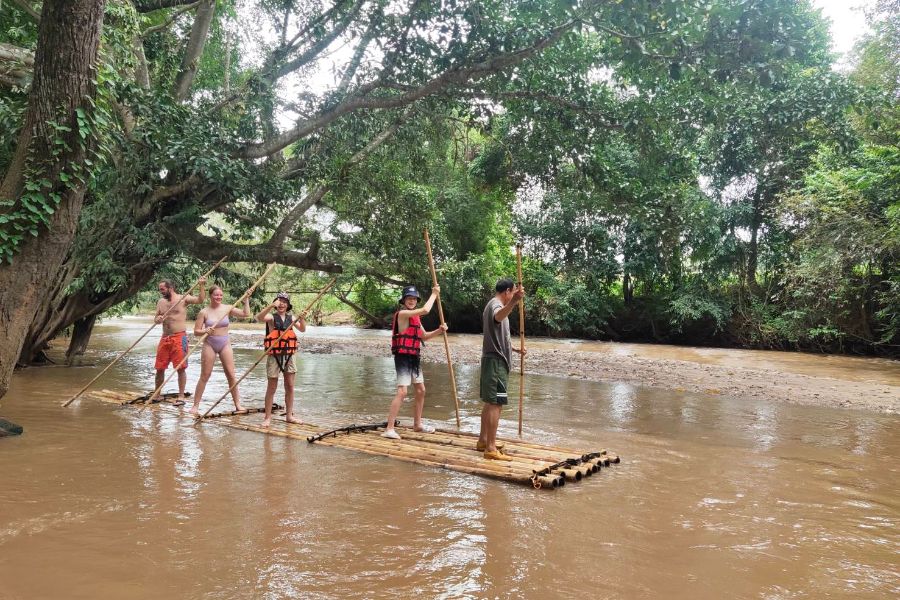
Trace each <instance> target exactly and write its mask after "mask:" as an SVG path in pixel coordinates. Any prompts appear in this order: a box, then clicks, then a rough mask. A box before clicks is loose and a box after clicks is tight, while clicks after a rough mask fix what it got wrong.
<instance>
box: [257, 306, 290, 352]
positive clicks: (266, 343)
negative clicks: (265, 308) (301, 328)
mask: <svg viewBox="0 0 900 600" xmlns="http://www.w3.org/2000/svg"><path fill="white" fill-rule="evenodd" d="M293 321H294V319H293V318H292V317H291V315H290V313H287V314H285V315H284V319H282V318H281V316H280V315H278V314H277V313H276V314H274V315H272V320H271V321H266V339H265V340H263V347H264V348H265V349H266V354H271V355H273V356H289V355H291V354H293V353H295V352H296V351H297V335H296V334H295V333H294V328H293V327H292V326H291V323H292V322H293ZM284 331H287V333H285V334H284V337H282V338H281V339H280V340H279V339H278V338H279V337H280V336H281V334H282V333H284Z"/></svg>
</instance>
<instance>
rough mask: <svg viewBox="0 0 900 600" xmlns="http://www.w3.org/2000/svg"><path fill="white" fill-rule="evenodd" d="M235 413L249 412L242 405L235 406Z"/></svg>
mask: <svg viewBox="0 0 900 600" xmlns="http://www.w3.org/2000/svg"><path fill="white" fill-rule="evenodd" d="M234 412H238V413H245V412H247V410H246V409H245V408H244V407H243V406H241V405H240V403H238V404H235V405H234Z"/></svg>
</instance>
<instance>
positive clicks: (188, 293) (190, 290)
mask: <svg viewBox="0 0 900 600" xmlns="http://www.w3.org/2000/svg"><path fill="white" fill-rule="evenodd" d="M226 258H228V257H227V256H223V257H222V258H220V259H219V262H217V263H216V264H214V265H213V266H212V268H211V269H210V270H209V271H207V272H206V273H204V274H203V275H201V276H200V277H199V278H198V279H197V281H196V282H195V283H194V285H192V286H191V287H190V289H189V290H188V291H186V292H185V293H184V294H182V295H181V298H179V299H178V302H176V303H175V304H173V305H172V306H170V307H169V310H167V311H166V312H164V313H163V314H162V317H163V318H165V317H166V315H168V314H169V313H170V312H172V311H173V310H174V309H175V307H176V306H178V305H179V304H181V302H182V300H184V299H185V298H186V297H187V296H189V295H190V293H191V292H193V291H194V288H195V287H197V285H198V284H199V283H200V279H203V278H204V277H207V276H208V275H209V274H210V273H212V272H213V271H215V270H216V269H217V268H218V267H219V265H221V264H222V262H224V261H225V259H226ZM157 325H158V323H157V322H156V321H155V320H154V321H153V325H151V326H150V329H148V330H147V331H145V332H144V333H143V334H142V335H141V337H139V338H138V339H136V340H135V341H134V343H133V344H132V345H130V346H129V347H128V349H127V350H125V352H123V353H122V354H120V355H118V356H117V357H116V358H114V359H113V361H112V362H111V363H109V364H108V365H106V368H105V369H103V370H102V371H100V372H99V373H98V374H97V376H96V377H94V378H93V379H91V380H90V381H89V382H88V383H87V385H85V386H84V387H83V388H81V389H80V390H78V393H77V394H75V395H74V396H72V397H71V398H69V399H68V400H66V401H65V402H64V403H63V405H62V407H63V408H65V407H67V406H69V405H70V404H72V402H74V401H75V399H76V398H78V397H79V396H81V395H82V394H83V393H85V392H86V391H87V389H88V388H89V387H91V386H92V385H94V383H96V381H97V380H98V379H100V378H101V377H103V374H104V373H106V372H107V371H109V370H110V369H111V368H112V366H113V365H114V364H116V363H117V362H119V361H120V360H122V359H123V358H125V355H126V354H128V353H129V352H131V351H132V350H133V349H134V347H135V346H137V345H138V342H140V341H141V340H142V339H144V338H145V337H147V334H148V333H150V332H151V331H153V328H154V327H156V326H157Z"/></svg>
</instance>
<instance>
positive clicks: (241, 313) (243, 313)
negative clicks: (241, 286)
mask: <svg viewBox="0 0 900 600" xmlns="http://www.w3.org/2000/svg"><path fill="white" fill-rule="evenodd" d="M228 314H230V315H231V316H232V317H235V318H238V319H246V318H247V317H249V316H250V315H252V314H253V313H252V312H250V298H244V308H243V309H241V310H239V309H237V308H235V307H234V306H232V307H231V310H230V311H228Z"/></svg>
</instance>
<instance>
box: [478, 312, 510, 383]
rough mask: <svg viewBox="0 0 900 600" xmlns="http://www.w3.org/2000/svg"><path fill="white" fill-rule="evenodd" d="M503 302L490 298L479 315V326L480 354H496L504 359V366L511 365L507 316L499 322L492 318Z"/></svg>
mask: <svg viewBox="0 0 900 600" xmlns="http://www.w3.org/2000/svg"><path fill="white" fill-rule="evenodd" d="M502 308H503V303H502V302H500V301H499V300H497V298H496V297H494V298H491V299H490V300H489V301H488V303H487V306H485V307H484V314H482V315H481V328H482V330H483V331H484V344H483V345H482V347H481V355H482V356H486V355H488V354H496V355H499V356H500V357H502V358H503V360H505V361H506V368H507V369H510V368H511V366H512V344H511V343H510V341H509V318H506V319H503V321H501V322H500V323H498V322H497V320H496V319H494V315H496V314H497V312H498V311H500V309H502Z"/></svg>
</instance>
